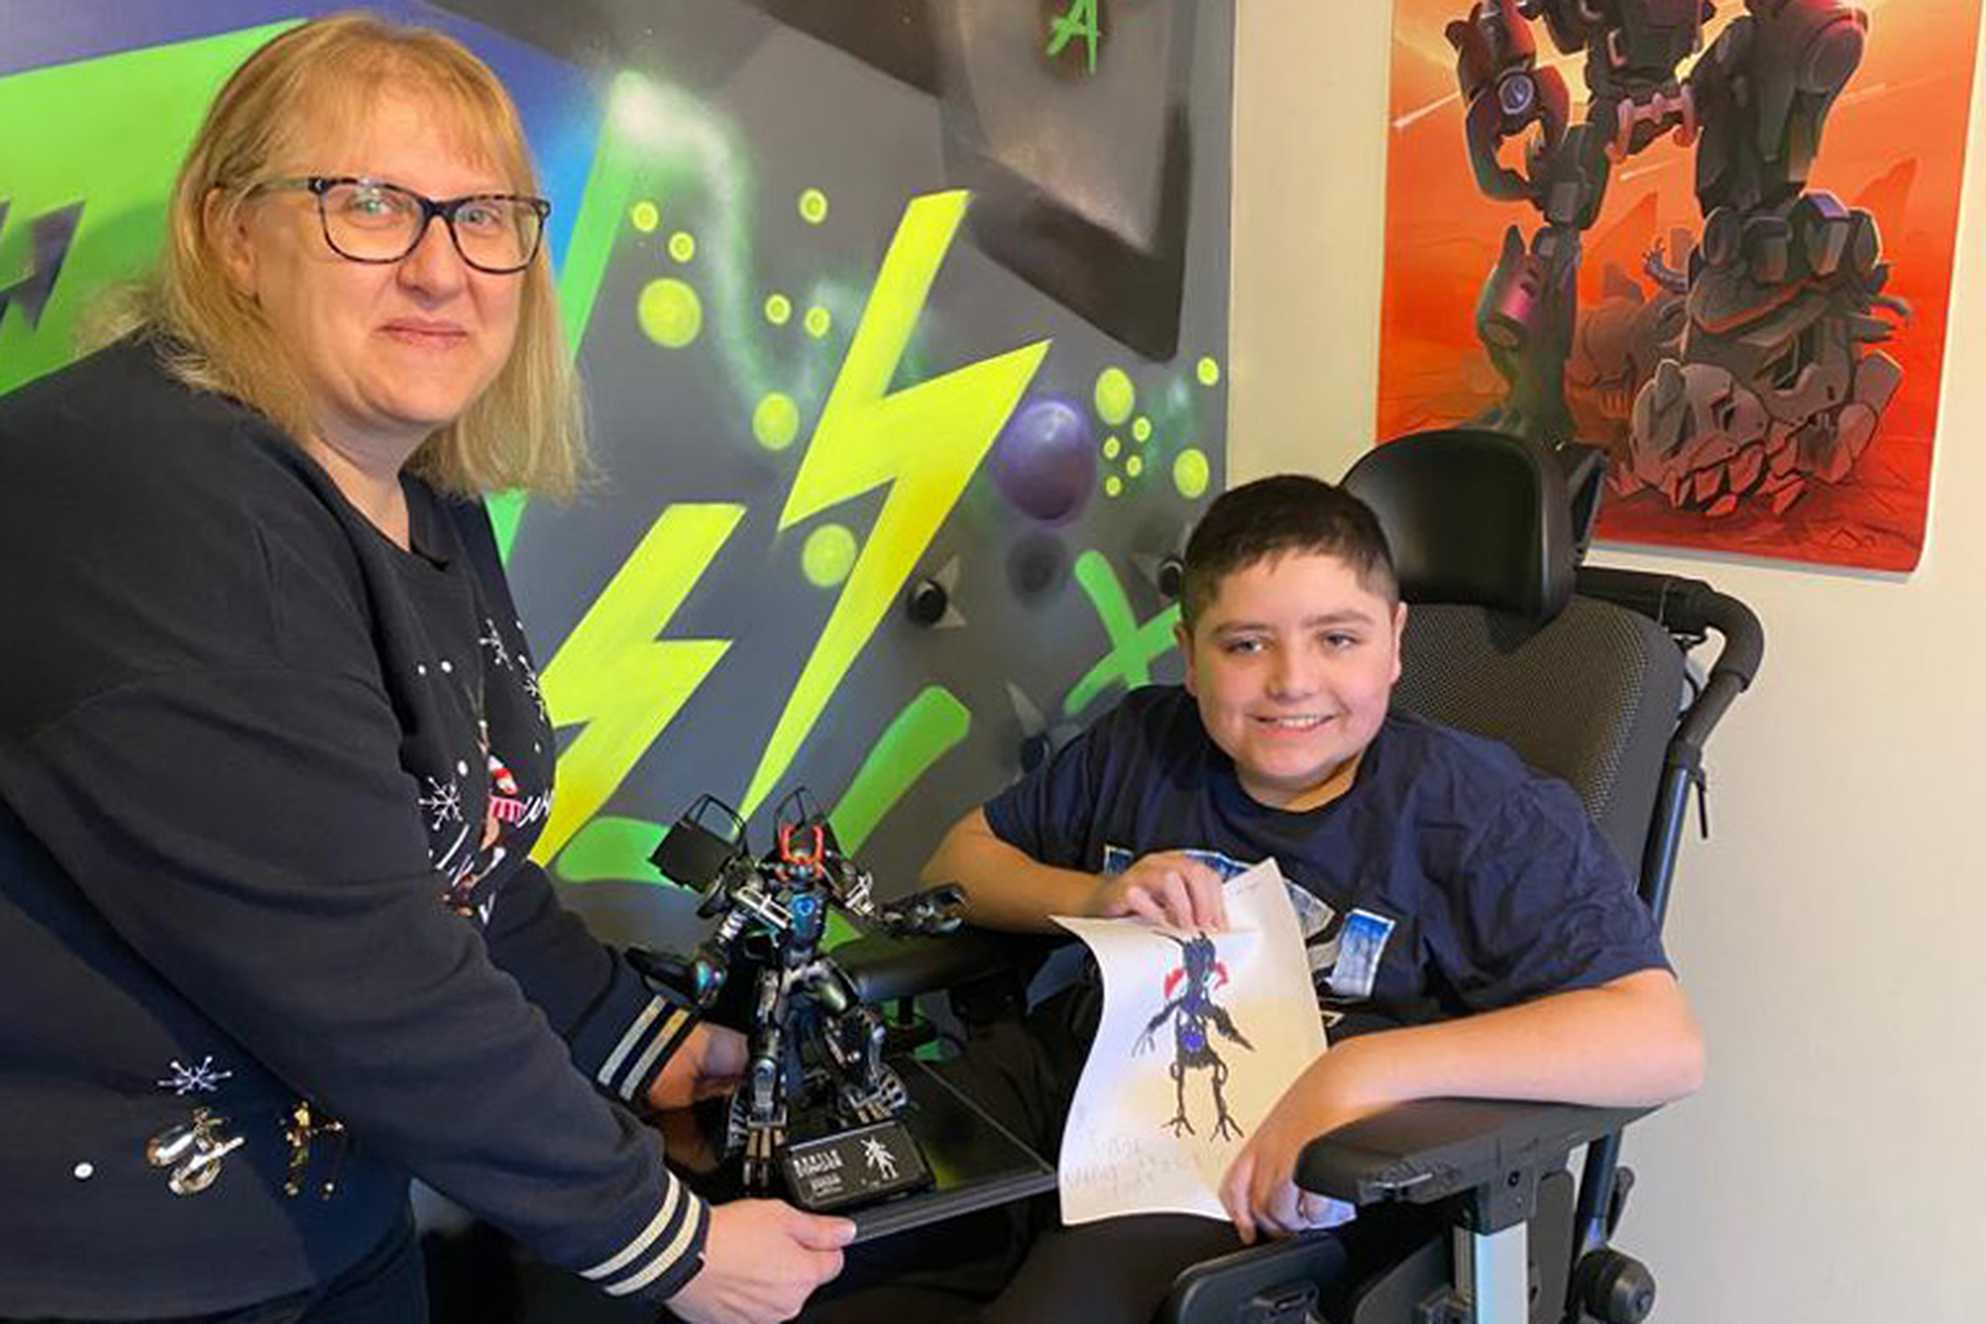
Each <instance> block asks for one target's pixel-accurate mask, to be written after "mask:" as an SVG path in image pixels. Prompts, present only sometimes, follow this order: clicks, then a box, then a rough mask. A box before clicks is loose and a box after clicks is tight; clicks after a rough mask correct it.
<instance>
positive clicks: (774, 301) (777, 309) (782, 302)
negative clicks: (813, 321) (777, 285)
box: [765, 294, 793, 326]
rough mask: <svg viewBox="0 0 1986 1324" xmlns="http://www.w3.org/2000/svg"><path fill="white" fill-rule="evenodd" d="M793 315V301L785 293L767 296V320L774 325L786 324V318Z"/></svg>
mask: <svg viewBox="0 0 1986 1324" xmlns="http://www.w3.org/2000/svg"><path fill="white" fill-rule="evenodd" d="M791 316H793V301H792V300H791V299H789V298H787V297H786V296H785V295H783V294H768V295H766V296H765V320H766V321H768V322H770V323H772V324H773V325H774V326H785V325H786V319H787V318H789V317H791Z"/></svg>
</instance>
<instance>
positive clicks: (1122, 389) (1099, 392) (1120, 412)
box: [1096, 368, 1138, 427]
mask: <svg viewBox="0 0 1986 1324" xmlns="http://www.w3.org/2000/svg"><path fill="white" fill-rule="evenodd" d="M1137 403H1138V391H1137V388H1136V387H1134V386H1132V385H1131V377H1130V374H1128V373H1126V372H1125V371H1124V369H1122V368H1105V369H1104V370H1103V371H1102V372H1100V373H1098V374H1097V378H1096V412H1097V417H1099V418H1101V419H1102V420H1103V421H1104V422H1106V423H1108V424H1110V426H1112V427H1116V426H1117V425H1118V424H1119V423H1122V422H1123V421H1124V420H1125V419H1127V418H1129V417H1131V407H1132V406H1133V405H1135V404H1137Z"/></svg>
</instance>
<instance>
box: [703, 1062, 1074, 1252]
mask: <svg viewBox="0 0 1986 1324" xmlns="http://www.w3.org/2000/svg"><path fill="white" fill-rule="evenodd" d="M890 1065H891V1066H892V1067H894V1068H895V1069H896V1072H897V1075H898V1076H899V1077H900V1078H901V1079H902V1081H903V1085H904V1089H905V1091H906V1092H908V1094H909V1095H910V1107H909V1108H908V1109H906V1110H905V1112H904V1114H903V1116H902V1117H901V1118H899V1119H897V1121H896V1122H891V1123H884V1124H883V1125H885V1126H900V1128H901V1130H902V1131H903V1132H905V1133H907V1137H908V1139H909V1140H910V1141H912V1142H914V1144H913V1145H912V1146H911V1147H910V1150H911V1152H912V1153H914V1154H915V1155H918V1156H920V1159H921V1165H922V1167H923V1168H924V1170H925V1172H926V1174H927V1176H926V1177H925V1178H924V1179H922V1180H921V1181H920V1183H919V1184H920V1186H921V1189H913V1188H912V1187H910V1186H908V1185H903V1184H901V1182H902V1180H903V1179H905V1178H907V1177H908V1171H907V1168H906V1167H905V1166H904V1165H903V1164H902V1161H901V1160H899V1174H898V1175H899V1184H893V1185H890V1186H889V1188H888V1189H886V1190H870V1191H867V1192H857V1193H855V1194H853V1195H852V1196H850V1198H848V1199H846V1200H842V1199H837V1197H836V1195H835V1193H834V1190H833V1189H831V1188H829V1189H825V1190H824V1194H823V1197H822V1198H824V1199H827V1200H831V1201H833V1202H834V1203H832V1204H820V1205H815V1206H813V1207H814V1208H817V1209H820V1210H822V1211H824V1212H825V1211H827V1210H829V1209H832V1211H833V1212H834V1213H836V1214H838V1215H840V1216H842V1217H846V1218H851V1219H853V1220H854V1221H855V1229H856V1231H855V1240H856V1241H857V1242H863V1241H872V1240H874V1239H876V1238H878V1237H885V1236H889V1235H890V1234H892V1233H895V1232H906V1231H909V1230H910V1229H911V1228H917V1227H923V1226H925V1225H926V1224H928V1223H937V1222H941V1221H943V1220H945V1219H948V1218H956V1217H958V1216H960V1215H961V1214H970V1213H974V1212H977V1211H978V1210H981V1209H989V1208H992V1207H994V1206H996V1205H1003V1204H1010V1203H1012V1202H1013V1201H1015V1200H1024V1199H1026V1198H1028V1197H1029V1196H1033V1195H1040V1194H1041V1193H1043V1192H1044V1191H1052V1190H1054V1189H1055V1168H1054V1166H1053V1165H1052V1164H1050V1163H1048V1162H1047V1161H1046V1160H1044V1159H1043V1158H1041V1157H1040V1156H1039V1155H1037V1154H1036V1153H1035V1152H1034V1151H1033V1150H1031V1149H1029V1148H1028V1147H1027V1146H1026V1145H1024V1144H1022V1143H1021V1142H1020V1141H1019V1140H1018V1139H1017V1138H1015V1137H1014V1136H1013V1135H1012V1134H1011V1133H1009V1132H1008V1131H1007V1130H1006V1129H1005V1128H1004V1127H1002V1126H1001V1125H1000V1124H999V1123H997V1122H995V1121H994V1120H993V1119H992V1118H990V1117H988V1116H987V1115H986V1114H985V1113H984V1112H982V1111H980V1109H979V1107H978V1106H977V1105H976V1104H974V1103H973V1102H972V1101H971V1100H970V1099H967V1098H966V1097H965V1096H964V1095H962V1094H960V1093H959V1092H958V1091H957V1090H955V1089H953V1088H952V1087H951V1086H950V1085H949V1084H947V1083H946V1082H945V1080H944V1079H943V1078H942V1077H941V1076H939V1075H938V1074H937V1073H936V1072H935V1071H933V1070H932V1069H931V1068H930V1066H929V1065H927V1064H926V1063H923V1062H920V1061H917V1060H916V1059H914V1058H907V1057H906V1058H897V1059H893V1060H892V1061H891V1063H890ZM870 1129H871V1128H868V1127H859V1128H856V1129H855V1130H852V1131H849V1132H845V1133H842V1135H841V1136H839V1137H835V1139H839V1140H842V1141H849V1142H853V1143H852V1144H850V1145H849V1148H850V1150H851V1151H852V1154H849V1155H844V1156H843V1158H842V1160H841V1162H842V1167H841V1171H842V1172H844V1173H846V1172H849V1171H851V1170H852V1166H853V1165H852V1163H851V1159H852V1160H853V1162H855V1163H862V1164H865V1165H866V1163H867V1158H866V1156H865V1155H864V1154H863V1153H862V1149H861V1140H862V1139H863V1138H864V1136H865V1133H866V1132H868V1131H869V1130H870ZM664 1130H665V1135H667V1136H668V1138H669V1149H670V1157H671V1159H672V1160H675V1162H674V1166H675V1167H676V1168H677V1171H679V1172H681V1173H682V1174H683V1175H684V1176H685V1177H686V1178H688V1180H689V1182H690V1184H691V1186H692V1187H694V1188H695V1189H696V1191H697V1192H698V1194H700V1195H703V1196H705V1197H706V1198H707V1199H710V1200H713V1201H724V1200H734V1199H737V1198H738V1197H740V1196H741V1195H743V1194H745V1192H744V1191H743V1190H742V1189H741V1183H740V1180H739V1163H738V1161H737V1160H736V1159H732V1160H730V1161H728V1162H725V1163H722V1164H720V1165H718V1166H717V1167H716V1168H715V1169H711V1168H709V1167H707V1166H704V1165H702V1164H699V1163H698V1162H697V1161H696V1159H697V1157H698V1155H696V1154H693V1153H692V1152H690V1150H691V1148H693V1147H695V1148H701V1151H702V1156H704V1157H707V1156H708V1154H709V1149H708V1145H709V1141H710V1136H709V1133H708V1132H705V1133H704V1134H703V1135H702V1136H700V1137H697V1138H695V1140H696V1141H700V1144H691V1145H686V1144H685V1143H684V1142H685V1141H686V1140H687V1139H691V1138H689V1137H685V1136H684V1135H683V1134H682V1133H681V1132H678V1131H675V1130H674V1128H665V1129H664ZM717 1134H719V1135H721V1131H719V1132H717ZM820 1139H821V1138H820V1137H814V1138H804V1137H803V1138H801V1139H798V1140H796V1141H795V1142H794V1143H793V1145H792V1146H790V1147H789V1148H788V1150H787V1151H786V1153H785V1154H783V1155H781V1156H780V1159H779V1163H778V1166H779V1167H780V1169H781V1170H782V1183H781V1184H782V1185H784V1186H786V1189H785V1190H781V1191H777V1192H775V1193H776V1194H782V1195H790V1196H791V1197H792V1198H794V1199H795V1202H796V1203H800V1202H801V1201H800V1198H799V1197H800V1194H801V1192H800V1190H798V1189H795V1188H793V1187H792V1186H790V1185H788V1183H789V1182H790V1180H791V1179H790V1178H788V1177H786V1175H785V1173H786V1170H787V1168H788V1167H789V1164H790V1162H791V1158H790V1156H791V1155H794V1154H796V1153H797V1154H806V1153H809V1152H812V1151H810V1148H809V1147H810V1146H811V1145H813V1144H817V1143H819V1141H820ZM679 1151H680V1152H679ZM891 1152H892V1156H893V1157H894V1156H895V1151H894V1149H892V1151H891ZM809 1166H812V1167H815V1168H816V1173H815V1175H820V1173H821V1172H822V1171H824V1170H825V1167H826V1164H825V1163H824V1162H823V1163H820V1164H815V1165H809Z"/></svg>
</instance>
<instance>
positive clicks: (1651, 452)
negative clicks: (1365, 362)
mask: <svg viewBox="0 0 1986 1324" xmlns="http://www.w3.org/2000/svg"><path fill="white" fill-rule="evenodd" d="M1732 3H1733V0H1714V2H1713V0H1478V3H1476V4H1474V5H1472V6H1471V7H1470V9H1469V11H1468V16H1467V17H1466V18H1465V19H1460V20H1457V21H1455V22H1452V23H1450V24H1449V25H1448V28H1447V34H1446V35H1447V37H1448V41H1449V43H1450V44H1451V45H1452V46H1453V47H1454V48H1455V51H1456V53H1457V63H1456V69H1457V76H1458V79H1459V82H1460V89H1461V94H1462V98H1463V103H1464V106H1465V112H1466V118H1465V125H1466V128H1465V134H1466V137H1467V144H1468V152H1469V160H1470V163H1471V166H1472V167H1473V171H1474V175H1475V180H1476V185H1477V187H1478V188H1479V189H1480V190H1481V191H1482V192H1483V193H1484V194H1485V195H1487V196H1488V197H1490V198H1493V199H1498V200H1508V201H1522V202H1528V203H1529V204H1530V205H1531V206H1532V207H1534V208H1535V209H1536V210H1537V211H1538V212H1539V214H1540V215H1541V217H1542V224H1541V225H1539V226H1538V227H1537V228H1536V229H1535V230H1533V231H1532V233H1531V234H1530V236H1529V239H1528V240H1527V239H1526V238H1525V236H1524V234H1523V233H1522V232H1521V231H1520V230H1519V228H1518V227H1516V226H1511V227H1510V228H1509V229H1508V230H1507V231H1506V233H1505V235H1504V239H1503V248H1502V252H1501V255H1500V257H1499V260H1498V261H1497V264H1496V266H1495V269H1494V270H1493V271H1492V272H1491V273H1490V275H1489V278H1488V280H1487V282H1486V284H1485V285H1484V288H1483V291H1482V296H1481V299H1480V301H1479V302H1478V305H1477V310H1476V332H1477V335H1478V336H1479V337H1480V338H1481V340H1482V342H1483V345H1484V346H1485V348H1486V349H1487V350H1488V353H1489V357H1490V360H1491V362H1492V364H1493V365H1494V366H1495V368H1496V371H1497V373H1498V374H1499V376H1500V377H1501V378H1502V379H1503V382H1504V385H1505V391H1504V395H1503V398H1502V400H1501V401H1500V402H1499V403H1498V404H1497V405H1496V406H1495V407H1494V408H1492V409H1491V410H1490V411H1489V415H1488V417H1486V418H1484V419H1482V420H1480V421H1482V422H1484V423H1487V424H1488V425H1490V426H1493V427H1498V428H1501V429H1503V430H1506V431H1511V432H1517V433H1521V434H1524V435H1527V436H1532V437H1535V438H1539V439H1541V440H1544V441H1547V442H1550V443H1553V444H1557V443H1561V442H1565V441H1568V440H1571V439H1573V438H1574V437H1578V438H1579V439H1581V440H1588V441H1595V442H1600V443H1602V444H1605V445H1607V446H1608V448H1609V449H1610V451H1611V452H1612V459H1613V465H1612V472H1613V481H1614V483H1615V485H1616V487H1617V489H1618V490H1620V491H1622V492H1623V493H1627V492H1634V491H1639V490H1642V489H1644V488H1654V489H1656V490H1658V491H1660V492H1661V493H1662V494H1663V496H1664V497H1665V498H1666V500H1667V501H1668V503H1669V504H1670V505H1671V506H1673V507H1676V508H1679V509H1689V510H1696V511H1701V512H1703V513H1704V514H1706V515H1709V516H1713V517H1714V516H1718V515H1724V514H1728V513H1729V512H1731V511H1732V510H1735V509H1736V508H1738V506H1739V504H1740V503H1744V502H1764V503H1767V504H1769V506H1770V507H1771V509H1772V510H1773V512H1774V513H1778V512H1783V511H1784V510H1785V509H1786V508H1787V507H1788V506H1790V505H1792V504H1793V503H1794V502H1795V501H1797V500H1798V499H1799V498H1800V496H1801V494H1802V493H1803V492H1805V491H1806V490H1808V488H1809V486H1810V485H1811V484H1813V483H1816V482H1822V483H1838V482H1840V481H1842V480H1843V479H1844V478H1846V477H1847V476H1848V474H1849V472H1850V470H1851V469H1852V468H1853V466H1854V465H1855V462H1856V461H1857V459H1859V458H1860V456H1861V455H1862V453H1863V451H1864V450H1865V449H1866V448H1867V446H1868V444H1869V442H1870V439H1871V438H1872V437H1874V436H1875V435H1876V432H1877V429H1878V427H1879V425H1880V423H1881V421H1882V416H1883V413H1884V410H1885V409H1886V408H1887V407H1888V405H1889V403H1890V400H1891V398H1892V397H1893V396H1894V395H1895V394H1896V391H1897V387H1898V386H1899V384H1900V383H1901V381H1902V376H1903V373H1902V369H1901V367H1900V366H1899V365H1898V364H1897V362H1896V361H1895V360H1894V359H1893V358H1892V357H1891V356H1890V355H1888V354H1886V353H1884V352H1882V351H1881V350H1880V349H1878V348H1876V346H1878V345H1880V344H1882V343H1883V342H1884V341H1886V340H1888V339H1889V338H1890V337H1891V335H1892V334H1893V332H1894V331H1895V329H1896V327H1897V325H1898V323H1899V322H1901V321H1903V320H1907V319H1908V317H1909V314H1910V310H1909V308H1908V307H1907V306H1906V305H1905V304H1904V303H1903V302H1902V301H1900V300H1898V299H1895V298H1893V297H1890V296H1887V295H1885V294H1884V293H1883V287H1884V284H1885V283H1886V281H1887V278H1888V276H1889V267H1888V265H1887V264H1886V262H1885V261H1884V253H1883V245H1882V239H1881V236H1880V235H1879V233H1878V231H1877V227H1876V222H1875V219H1874V217H1873V216H1871V215H1870V214H1869V213H1868V212H1867V211H1865V210H1862V209H1859V208H1851V207H1849V206H1846V205H1844V204H1843V203H1842V202H1841V201H1840V200H1839V199H1837V198H1836V197H1835V196H1834V195H1833V194H1832V193H1829V192H1827V191H1825V190H1820V189H1809V188H1808V187H1807V180H1808V175H1809V172H1810V170H1811V168H1812V166H1813V163H1814V160H1815V158H1816V156H1817V155H1818V153H1819V152H1820V149H1821V137H1822V131H1823V129H1824V127H1825V125H1826V122H1827V117H1828V112H1829V110H1830V108H1831V107H1832V106H1833V105H1834V103H1835V100H1836V98H1837V97H1838V96H1839V95H1840V94H1841V91H1842V89H1843V88H1844V87H1845V86H1846V85H1847V84H1848V82H1849V80H1850V78H1851V77H1852V76H1853V75H1854V72H1855V70H1856V68H1857V66H1858V65H1859V64H1860V62H1861V59H1862V54H1863V50H1864V45H1865V42H1866V40H1867V35H1868V18H1867V16H1866V15H1865V14H1864V13H1863V12H1862V11H1860V10H1859V9H1857V8H1855V7H1853V6H1851V5H1849V4H1846V3H1843V2H1842V0H1743V9H1744V12H1743V13H1741V14H1739V15H1737V16H1736V17H1735V18H1734V19H1733V20H1732V21H1731V22H1730V23H1729V24H1728V25H1727V26H1725V28H1724V29H1723V30H1722V31H1721V32H1720V33H1718V35H1717V37H1716V40H1715V41H1714V42H1712V43H1711V44H1710V46H1709V48H1708V49H1707V50H1705V49H1704V47H1703V43H1704V25H1705V23H1706V22H1708V21H1709V20H1711V19H1712V18H1714V17H1716V16H1717V10H1718V8H1719V7H1720V6H1729V5H1731V4H1732ZM1536 25H1542V27H1543V29H1544V31H1545V33H1546V34H1547V35H1548V36H1549V38H1550V40H1551V42H1552V43H1553V45H1554V46H1556V47H1557V49H1558V50H1559V51H1560V52H1561V53H1562V54H1565V55H1579V56H1581V57H1582V58H1583V66H1582V67H1583V77H1584V79H1585V83H1586V92H1587V102H1588V104H1587V109H1586V112H1585V115H1584V117H1583V119H1582V120H1581V121H1580V122H1579V123H1573V122H1572V106H1573V103H1574V98H1573V96H1572V93H1571V91H1570V89H1569V88H1568V86H1567V83H1566V80H1565V78H1564V77H1563V76H1562V75H1561V74H1560V73H1559V71H1558V70H1557V69H1555V68H1551V67H1549V66H1545V65H1541V64H1540V63H1539V60H1538V40H1537V35H1536ZM1664 135H1674V137H1675V139H1676V141H1677V142H1679V143H1681V144H1684V145H1685V146H1691V147H1693V150H1694V164H1695V184H1694V188H1695V194H1696V200H1697V204H1698V206H1699V208H1700V209H1701V212H1702V217H1703V220H1702V227H1701V231H1700V233H1699V234H1696V235H1689V234H1688V233H1687V232H1681V233H1679V234H1678V236H1677V241H1676V242H1675V243H1674V244H1672V246H1671V249H1670V251H1669V252H1667V253H1664V252H1663V251H1662V250H1661V248H1660V247H1659V246H1658V247H1657V248H1656V249H1654V250H1653V251H1651V252H1649V253H1648V254H1647V255H1646V257H1645V259H1644V263H1643V271H1642V272H1641V273H1638V274H1639V275H1642V276H1645V277H1646V278H1647V279H1648V281H1649V288H1650V289H1651V290H1652V291H1653V294H1652V297H1651V296H1649V295H1645V294H1644V292H1643V290H1642V287H1641V286H1640V284H1639V283H1637V282H1636V281H1635V280H1631V279H1626V278H1624V277H1620V276H1617V275H1614V274H1610V278H1609V280H1608V282H1607V292H1608V293H1607V298H1606V299H1605V300H1604V301H1603V302H1602V303H1601V304H1600V305H1599V306H1597V307H1595V308H1589V309H1585V310H1582V309H1581V308H1580V307H1579V306H1578V275H1579V265H1580V250H1581V243H1582V236H1584V235H1585V234H1586V232H1587V231H1588V230H1590V229H1591V228H1592V226H1593V224H1594V222H1595V220H1596V218H1597V217H1598V216H1599V213H1600V208H1601V204H1602V203H1603V202H1604V200H1605V198H1606V192H1607V184H1608V179H1609V174H1610V172H1611V171H1612V170H1614V169H1615V168H1617V167H1619V166H1620V165H1621V164H1622V163H1623V162H1626V161H1628V160H1629V159H1630V158H1632V157H1634V156H1635V155H1636V154H1637V153H1640V152H1642V151H1643V150H1645V149H1646V148H1647V147H1648V146H1649V145H1650V144H1652V143H1654V142H1655V141H1657V140H1658V139H1660V138H1661V137H1663V136H1664ZM1520 138H1521V139H1522V140H1523V141H1522V142H1521V144H1520V145H1519V148H1520V149H1519V150H1514V151H1513V152H1511V153H1509V154H1508V157H1514V158H1517V159H1508V157H1507V154H1506V153H1505V151H1504V150H1503V149H1504V148H1505V145H1506V144H1508V143H1512V142H1513V141H1514V140H1518V139H1520Z"/></svg>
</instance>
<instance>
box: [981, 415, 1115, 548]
mask: <svg viewBox="0 0 1986 1324" xmlns="http://www.w3.org/2000/svg"><path fill="white" fill-rule="evenodd" d="M992 467H993V481H994V482H995V483H997V484H999V487H1000V492H1001V494H1002V495H1004V496H1005V497H1006V498H1007V500H1009V501H1011V502H1012V503H1013V504H1014V505H1015V506H1017V507H1018V508H1019V509H1020V510H1022V511H1023V512H1025V513H1026V514H1028V515H1031V516H1033V517H1034V518H1035V519H1038V520H1041V521H1043V522H1044V523H1048V524H1061V523H1063V522H1065V521H1067V520H1069V519H1071V518H1073V517H1074V516H1075V515H1077V514H1078V513H1079V512H1080V511H1081V510H1082V508H1083V507H1084V505H1086V504H1087V503H1088V501H1089V499H1090V491H1091V489H1092V488H1094V487H1095V486H1096V435H1095V433H1093V432H1092V431H1091V430H1090V419H1089V415H1088V414H1087V413H1085V412H1084V411H1083V408H1082V406H1081V405H1079V404H1077V403H1076V402H1075V401H1073V400H1070V399H1067V398H1066V397H1063V396H1059V395H1037V396H1033V397H1031V398H1030V399H1028V400H1027V401H1026V402H1024V403H1023V404H1022V405H1021V407H1020V408H1018V409H1016V410H1015V411H1014V412H1013V416H1012V417H1010V418H1009V419H1008V420H1007V425H1006V426H1005V427H1004V428H1002V429H1000V437H999V440H997V441H995V442H994V443H993V460H992Z"/></svg>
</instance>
